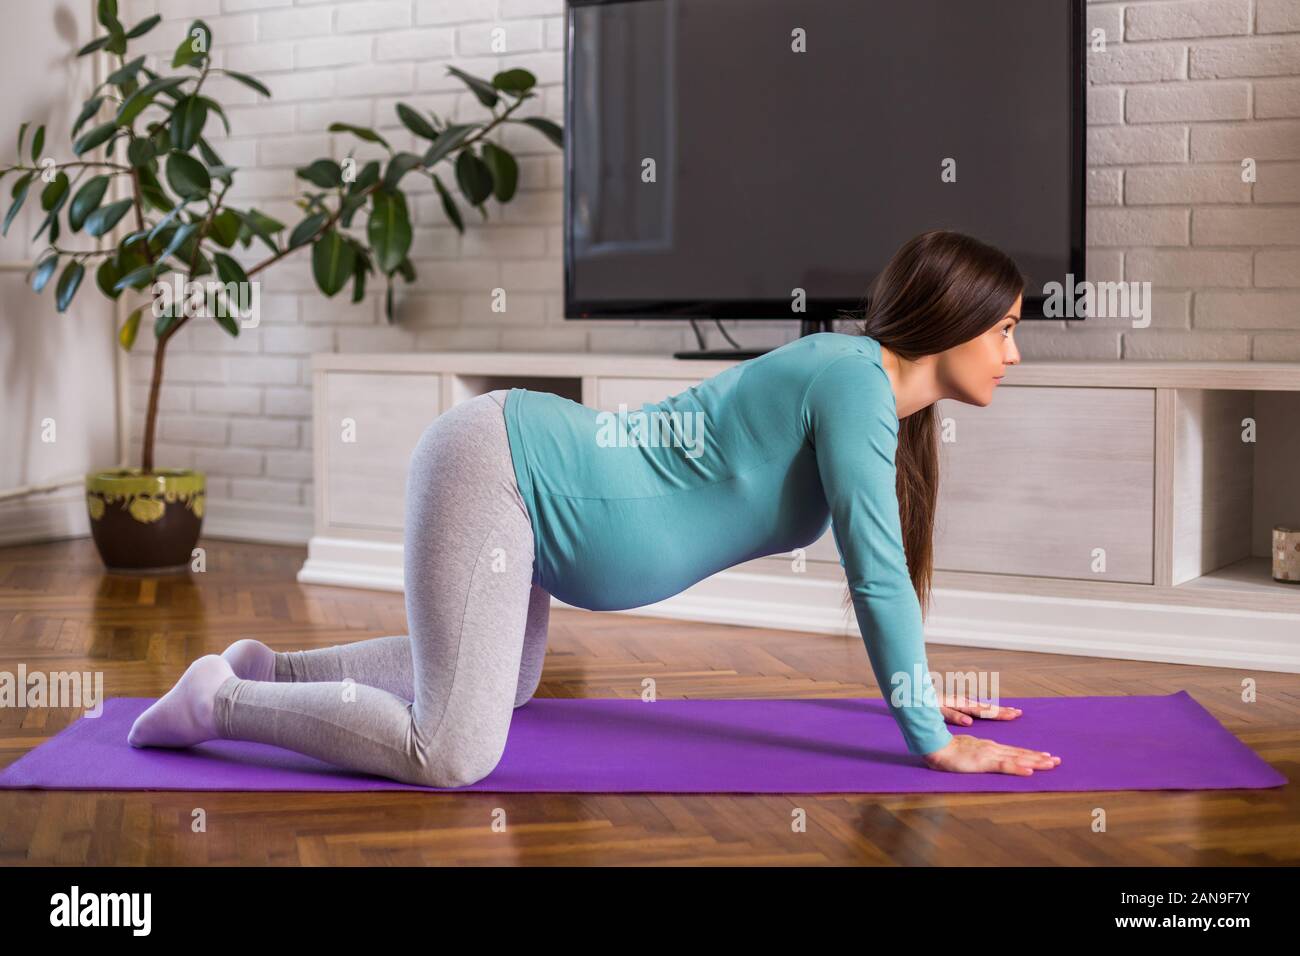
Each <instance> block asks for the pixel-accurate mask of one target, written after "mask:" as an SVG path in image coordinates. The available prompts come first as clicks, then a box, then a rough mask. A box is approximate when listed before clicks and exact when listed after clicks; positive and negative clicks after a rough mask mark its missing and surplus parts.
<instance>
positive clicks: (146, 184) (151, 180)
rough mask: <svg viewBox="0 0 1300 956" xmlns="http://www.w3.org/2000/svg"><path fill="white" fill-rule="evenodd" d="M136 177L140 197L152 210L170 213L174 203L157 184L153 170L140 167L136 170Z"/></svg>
mask: <svg viewBox="0 0 1300 956" xmlns="http://www.w3.org/2000/svg"><path fill="white" fill-rule="evenodd" d="M136 175H137V176H139V177H140V195H141V196H142V197H143V198H144V201H145V202H147V203H148V204H149V205H150V206H151V207H152V208H154V209H156V210H158V211H159V212H163V213H165V212H170V211H171V209H172V206H173V205H174V203H172V201H171V199H170V197H168V195H167V191H166V190H165V189H163V188H162V184H161V183H160V182H158V177H157V176H155V175H154V174H153V170H152V169H150V168H149V167H148V166H142V167H140V168H139V169H137V170H136Z"/></svg>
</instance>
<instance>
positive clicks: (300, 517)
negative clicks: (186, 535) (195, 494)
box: [203, 498, 313, 545]
mask: <svg viewBox="0 0 1300 956" xmlns="http://www.w3.org/2000/svg"><path fill="white" fill-rule="evenodd" d="M312 527H313V518H312V509H311V508H309V507H307V506H306V505H281V504H267V503H264V502H260V501H243V500H240V499H237V498H214V499H209V500H208V502H207V506H206V508H205V509H204V515H203V537H205V538H220V539H223V540H228V541H253V542H260V543H262V544H297V545H303V544H307V542H308V541H309V540H310V539H311V532H312Z"/></svg>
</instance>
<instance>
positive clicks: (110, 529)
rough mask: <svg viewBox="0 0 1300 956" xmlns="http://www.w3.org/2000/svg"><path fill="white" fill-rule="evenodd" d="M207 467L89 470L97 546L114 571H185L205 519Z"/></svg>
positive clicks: (88, 505) (88, 506)
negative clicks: (145, 470)
mask: <svg viewBox="0 0 1300 956" xmlns="http://www.w3.org/2000/svg"><path fill="white" fill-rule="evenodd" d="M206 497H207V494H206V490H205V481H204V476H203V472H201V471H190V470H188V469H181V470H169V469H165V468H164V469H155V470H154V471H153V472H150V473H149V474H147V475H146V474H142V473H141V470H140V469H139V468H120V469H116V470H113V471H100V472H94V473H92V474H88V475H86V509H87V511H88V512H89V513H90V530H91V534H92V535H93V536H94V539H95V547H96V548H98V549H99V556H100V557H101V558H102V559H103V561H104V565H105V567H107V568H108V570H110V571H125V572H140V571H184V570H186V569H187V568H188V567H189V564H190V559H191V556H192V552H193V550H194V546H195V545H196V544H197V543H198V540H199V530H200V528H201V526H202V524H203V505H204V502H205V499H206Z"/></svg>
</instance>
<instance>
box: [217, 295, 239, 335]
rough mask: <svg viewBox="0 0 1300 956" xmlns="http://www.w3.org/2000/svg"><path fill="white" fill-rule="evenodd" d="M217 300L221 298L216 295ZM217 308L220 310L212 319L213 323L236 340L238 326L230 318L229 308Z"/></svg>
mask: <svg viewBox="0 0 1300 956" xmlns="http://www.w3.org/2000/svg"><path fill="white" fill-rule="evenodd" d="M217 298H218V299H220V298H221V296H220V294H218V296H217ZM218 308H219V309H220V311H218V312H217V313H216V315H214V316H213V317H212V319H213V321H215V322H216V323H217V325H219V326H221V327H222V328H223V329H225V330H226V331H227V332H229V333H230V334H231V335H233V336H235V337H236V338H238V337H239V326H238V325H236V324H235V320H234V319H233V318H232V317H231V316H230V308H229V307H227V308H221V307H220V306H218Z"/></svg>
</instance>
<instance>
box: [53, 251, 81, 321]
mask: <svg viewBox="0 0 1300 956" xmlns="http://www.w3.org/2000/svg"><path fill="white" fill-rule="evenodd" d="M85 274H86V267H85V266H83V265H82V264H81V263H80V262H77V261H76V260H75V259H74V260H73V261H71V262H69V263H68V264H67V266H65V267H64V269H63V274H62V275H60V276H59V284H58V286H57V287H56V288H55V290H54V308H55V309H57V310H58V311H60V312H66V311H68V306H69V305H71V304H72V297H73V296H74V295H76V294H77V288H78V287H79V286H80V285H81V277H82V276H84V275H85Z"/></svg>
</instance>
